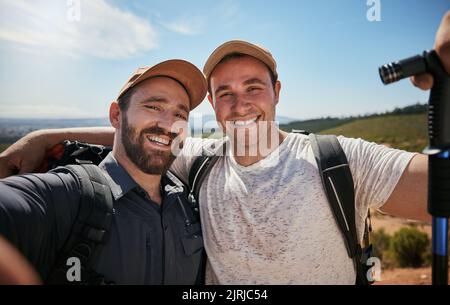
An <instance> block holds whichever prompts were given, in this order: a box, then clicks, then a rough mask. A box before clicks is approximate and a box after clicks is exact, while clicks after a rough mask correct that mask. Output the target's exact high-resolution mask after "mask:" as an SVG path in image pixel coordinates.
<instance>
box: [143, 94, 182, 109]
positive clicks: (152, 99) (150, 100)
mask: <svg viewBox="0 0 450 305" xmlns="http://www.w3.org/2000/svg"><path fill="white" fill-rule="evenodd" d="M153 102H157V103H165V104H169V103H171V102H169V101H168V100H167V99H166V98H165V97H162V96H152V97H149V98H148V99H145V100H143V101H141V102H140V103H141V104H146V103H153ZM177 108H178V109H180V110H182V111H185V112H186V113H189V111H190V110H189V108H188V107H186V105H184V104H183V103H178V104H177Z"/></svg>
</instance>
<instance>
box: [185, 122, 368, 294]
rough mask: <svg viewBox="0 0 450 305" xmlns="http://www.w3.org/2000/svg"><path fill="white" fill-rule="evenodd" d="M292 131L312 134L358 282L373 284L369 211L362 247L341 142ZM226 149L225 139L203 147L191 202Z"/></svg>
mask: <svg viewBox="0 0 450 305" xmlns="http://www.w3.org/2000/svg"><path fill="white" fill-rule="evenodd" d="M293 132H294V133H302V134H305V135H309V139H310V141H311V146H312V149H313V152H314V156H315V159H316V162H317V165H318V168H319V173H320V177H321V179H322V185H323V187H324V190H325V193H326V196H327V199H328V201H329V203H330V207H331V210H332V211H333V215H334V217H335V219H336V222H337V224H338V226H339V229H340V231H341V233H342V234H343V236H344V239H345V243H346V248H347V253H348V256H349V257H350V258H351V259H352V260H353V263H354V266H355V270H356V280H355V284H357V285H368V284H372V283H373V282H371V281H369V280H368V279H367V272H368V271H369V269H370V268H371V267H372V266H368V265H367V260H368V259H369V258H370V256H371V252H372V245H370V241H369V233H370V232H371V231H372V227H371V224H370V210H369V212H368V217H367V219H366V222H365V228H364V247H362V246H361V244H360V243H359V241H358V237H357V233H356V224H355V190H354V185H353V178H352V174H351V172H350V168H349V165H348V161H347V157H346V156H345V153H344V151H343V150H342V147H341V145H340V143H339V141H338V140H337V138H336V136H333V135H315V134H310V133H308V132H306V131H293ZM224 152H225V145H224V142H223V141H220V142H219V143H214V144H212V146H211V147H206V148H204V149H203V152H202V155H201V156H199V157H197V158H196V159H195V161H194V163H193V165H192V167H191V170H190V172H189V187H190V192H189V200H190V201H192V202H194V203H196V204H198V198H199V194H200V187H201V185H202V183H203V181H204V180H205V178H206V177H207V175H208V174H209V172H210V171H211V169H212V168H213V166H214V164H216V162H217V160H218V159H219V158H220V157H221V156H223V155H224Z"/></svg>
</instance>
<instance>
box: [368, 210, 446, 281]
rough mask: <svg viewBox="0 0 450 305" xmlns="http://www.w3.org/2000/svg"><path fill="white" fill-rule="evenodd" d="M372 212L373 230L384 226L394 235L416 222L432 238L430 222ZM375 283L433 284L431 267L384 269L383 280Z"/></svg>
mask: <svg viewBox="0 0 450 305" xmlns="http://www.w3.org/2000/svg"><path fill="white" fill-rule="evenodd" d="M371 214H372V229H373V231H376V230H379V229H381V228H384V230H385V232H386V233H388V234H389V235H393V234H394V233H395V232H396V231H398V230H399V229H401V228H403V227H406V226H409V225H411V224H414V225H416V227H417V229H418V230H420V231H423V232H425V233H427V234H428V236H429V237H430V240H431V225H429V224H426V223H420V222H416V221H411V220H406V219H401V218H397V217H391V216H388V215H382V214H380V213H378V212H376V211H372V212H371ZM449 278H450V272H449ZM375 285H431V267H426V268H416V269H414V268H394V269H382V270H381V281H380V282H376V283H375Z"/></svg>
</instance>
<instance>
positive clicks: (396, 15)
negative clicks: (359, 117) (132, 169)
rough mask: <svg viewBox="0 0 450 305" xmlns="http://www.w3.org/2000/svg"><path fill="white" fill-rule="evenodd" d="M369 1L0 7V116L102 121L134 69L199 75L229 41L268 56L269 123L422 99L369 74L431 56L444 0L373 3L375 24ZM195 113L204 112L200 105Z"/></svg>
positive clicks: (35, 0)
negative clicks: (276, 82)
mask: <svg viewBox="0 0 450 305" xmlns="http://www.w3.org/2000/svg"><path fill="white" fill-rule="evenodd" d="M368 2H372V0H369V1H367V0H326V1H325V0H322V1H301V0H295V1H294V0H292V1H286V0H284V1H283V0H280V1H261V0H259V1H256V0H245V1H238V0H218V1H206V0H204V1H203V0H193V1H168V0H151V1H138V0H131V1H124V0H79V1H77V0H68V1H67V0H28V1H21V0H14V1H11V0H0V66H1V70H0V117H41V118H42V117H45V118H63V117H64V118H65V117H105V116H107V113H108V108H109V103H110V101H112V100H113V99H114V98H115V96H116V95H117V93H118V92H119V90H120V88H121V87H122V85H123V84H124V82H125V81H126V80H127V78H128V77H129V75H130V74H131V73H132V72H133V71H134V70H135V69H136V68H137V67H138V66H148V65H153V64H155V63H157V62H159V61H162V60H165V59H170V58H182V59H186V60H189V61H191V62H192V63H194V64H195V65H197V66H198V67H199V68H203V64H204V62H205V61H206V59H207V57H208V56H209V54H210V53H211V52H212V51H213V50H214V49H215V48H216V47H217V46H218V45H220V44H221V43H223V42H225V41H227V40H231V39H244V40H248V41H251V42H254V43H257V44H260V45H263V46H265V47H266V48H268V49H269V50H270V51H271V52H272V54H273V56H274V57H275V59H276V60H277V63H278V72H279V75H280V81H281V82H282V94H281V98H280V103H279V106H278V108H277V114H279V115H283V116H289V117H293V118H299V119H307V118H315V117H321V116H345V115H354V114H364V113H372V112H378V111H384V110H388V109H393V108H394V107H396V106H404V105H409V104H413V103H416V102H417V101H420V102H425V101H427V97H428V93H426V92H421V91H419V90H418V89H416V88H414V87H412V86H411V85H410V84H409V82H407V81H403V82H400V83H397V84H394V85H391V86H388V87H385V86H383V85H382V84H381V82H380V80H379V77H378V66H379V65H381V64H384V63H387V62H389V61H393V60H397V59H401V58H403V57H407V56H411V55H415V54H417V53H420V52H422V51H423V50H424V49H431V48H432V47H433V43H434V36H435V33H436V30H437V28H438V25H439V23H440V19H441V17H442V16H443V14H444V13H445V12H446V11H447V10H450V1H449V0H408V1H406V0H379V1H377V2H379V3H380V4H381V9H380V17H381V21H373V22H370V21H368V19H367V11H368V10H369V9H370V8H371V7H373V5H368V4H367V3H368ZM71 3H73V4H71ZM77 3H79V4H80V6H79V8H80V11H79V12H80V15H79V21H77V20H76V18H75V20H73V19H74V18H73V16H75V17H76V16H77V15H76V14H75V15H73V14H72V13H74V12H76V10H75V9H76V8H77V7H78V6H77V5H78V4H77ZM71 16H72V17H71ZM196 112H197V113H200V112H201V113H204V114H212V113H213V111H212V108H211V106H210V105H209V103H207V102H206V100H205V102H204V103H203V104H202V105H201V106H199V108H197V109H196Z"/></svg>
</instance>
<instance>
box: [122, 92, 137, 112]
mask: <svg viewBox="0 0 450 305" xmlns="http://www.w3.org/2000/svg"><path fill="white" fill-rule="evenodd" d="M135 89H136V87H131V88H130V89H128V90H127V91H125V93H124V94H123V95H122V96H121V97H120V98H119V99H118V100H117V103H118V104H119V108H120V110H121V111H122V112H126V111H127V110H128V108H129V107H130V100H131V96H132V95H133V93H134V92H135Z"/></svg>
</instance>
